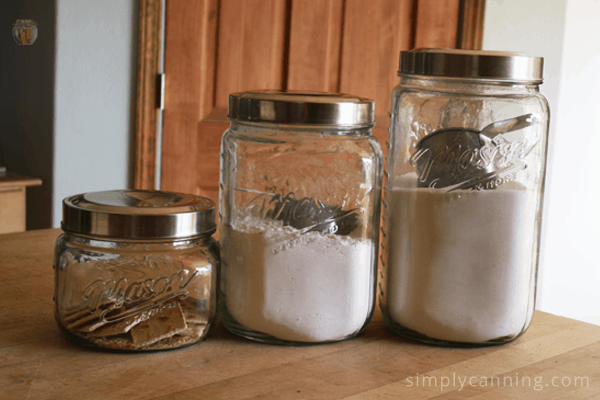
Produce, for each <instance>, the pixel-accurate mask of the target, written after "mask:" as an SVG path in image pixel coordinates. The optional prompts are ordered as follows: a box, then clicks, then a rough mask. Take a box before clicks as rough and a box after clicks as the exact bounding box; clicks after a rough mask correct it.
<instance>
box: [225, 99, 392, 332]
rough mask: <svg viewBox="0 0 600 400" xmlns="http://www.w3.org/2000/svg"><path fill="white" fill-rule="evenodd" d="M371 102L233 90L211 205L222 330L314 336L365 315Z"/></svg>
mask: <svg viewBox="0 0 600 400" xmlns="http://www.w3.org/2000/svg"><path fill="white" fill-rule="evenodd" d="M373 108H374V105H373V102H372V101H369V100H365V99H362V98H359V97H353V96H347V95H333V94H303V93H290V92H284V93H281V92H248V93H237V94H232V95H230V97H229V120H230V121H231V127H230V128H229V129H228V130H227V131H226V132H225V134H224V135H223V140H222V147H221V193H220V214H219V234H220V243H221V246H222V257H223V264H222V280H221V296H222V297H221V298H222V302H221V311H222V313H221V316H222V321H223V324H224V326H225V328H226V329H227V330H229V331H230V332H233V333H234V334H236V335H239V336H242V337H246V338H250V339H255V340H258V341H263V342H271V343H280V344H303V343H305V344H306V343H323V342H332V341H339V340H343V339H348V338H351V337H353V336H355V335H357V334H358V333H360V332H361V331H362V330H363V329H364V327H365V326H366V324H367V323H368V321H369V320H370V318H371V316H372V313H373V309H374V302H375V285H376V268H377V252H378V238H379V218H380V213H379V212H380V197H381V179H382V152H381V147H380V145H379V142H378V141H377V139H375V138H374V137H373V136H371V127H372V126H373V125H374V122H373Z"/></svg>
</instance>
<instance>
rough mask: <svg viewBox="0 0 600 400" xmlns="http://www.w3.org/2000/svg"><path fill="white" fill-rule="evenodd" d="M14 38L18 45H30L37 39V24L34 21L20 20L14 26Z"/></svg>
mask: <svg viewBox="0 0 600 400" xmlns="http://www.w3.org/2000/svg"><path fill="white" fill-rule="evenodd" d="M13 25H14V26H13V30H12V33H13V38H14V39H15V42H17V43H18V44H24V45H29V44H33V42H35V39H37V34H38V28H37V22H36V21H34V20H32V19H18V20H17V22H16V23H14V24H13Z"/></svg>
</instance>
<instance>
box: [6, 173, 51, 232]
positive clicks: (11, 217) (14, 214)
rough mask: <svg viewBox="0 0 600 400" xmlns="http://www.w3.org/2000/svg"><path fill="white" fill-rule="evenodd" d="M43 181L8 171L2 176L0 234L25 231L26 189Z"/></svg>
mask: <svg viewBox="0 0 600 400" xmlns="http://www.w3.org/2000/svg"><path fill="white" fill-rule="evenodd" d="M41 184H42V180H41V179H38V178H32V177H29V176H25V175H20V174H16V173H14V172H10V171H7V172H6V175H3V176H0V233H10V232H23V231H24V230H25V189H26V188H27V187H29V186H40V185H41Z"/></svg>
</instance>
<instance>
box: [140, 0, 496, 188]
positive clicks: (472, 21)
mask: <svg viewBox="0 0 600 400" xmlns="http://www.w3.org/2000/svg"><path fill="white" fill-rule="evenodd" d="M165 1H167V0H140V8H139V46H138V48H139V51H138V79H137V111H136V121H135V138H134V143H135V147H134V151H133V153H134V160H133V175H134V176H133V187H134V188H135V189H146V190H149V189H157V185H156V177H157V175H158V173H157V167H159V166H160V163H159V162H157V157H158V155H159V149H160V147H159V146H158V141H159V140H160V136H159V128H160V127H159V121H160V118H159V113H160V92H161V91H160V82H161V80H160V79H159V77H160V73H161V69H160V68H161V62H160V60H161V53H162V45H163V43H162V31H163V28H164V27H163V20H164V19H163V15H162V14H163V10H164V9H165V7H164V5H165V4H164V3H165ZM414 1H418V0H414ZM484 11H485V0H461V2H460V14H459V28H458V35H457V43H456V48H459V49H471V50H481V46H482V38H483V19H484Z"/></svg>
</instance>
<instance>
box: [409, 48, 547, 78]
mask: <svg viewBox="0 0 600 400" xmlns="http://www.w3.org/2000/svg"><path fill="white" fill-rule="evenodd" d="M543 69H544V59H543V58H542V57H533V56H530V55H528V54H525V53H519V52H502V51H483V50H458V49H414V50H411V51H401V52H400V69H399V71H398V75H399V76H412V75H418V76H425V77H436V78H458V79H473V80H485V81H498V82H514V83H542V81H543Z"/></svg>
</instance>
